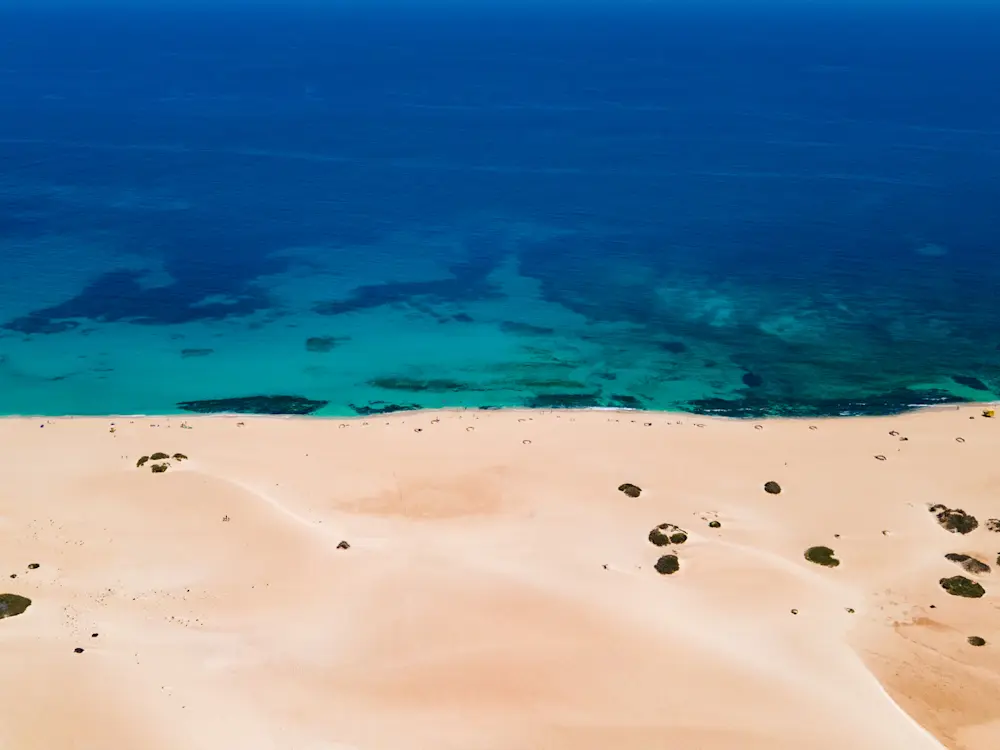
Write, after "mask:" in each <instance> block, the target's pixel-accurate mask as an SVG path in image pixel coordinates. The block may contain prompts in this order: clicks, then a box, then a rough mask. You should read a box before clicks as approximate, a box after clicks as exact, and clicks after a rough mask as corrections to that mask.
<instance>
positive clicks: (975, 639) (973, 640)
mask: <svg viewBox="0 0 1000 750" xmlns="http://www.w3.org/2000/svg"><path fill="white" fill-rule="evenodd" d="M966 640H967V641H968V642H969V645H970V646H985V645H986V639H985V638H980V637H979V636H978V635H970V636H969V637H968V638H967V639H966Z"/></svg>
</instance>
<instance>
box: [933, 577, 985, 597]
mask: <svg viewBox="0 0 1000 750" xmlns="http://www.w3.org/2000/svg"><path fill="white" fill-rule="evenodd" d="M938 583H940V584H941V588H943V589H944V590H945V591H947V592H948V593H949V594H951V595H952V596H964V597H965V598H967V599H978V598H980V597H981V596H983V595H984V594H985V593H986V589H984V588H983V587H982V586H980V585H979V584H978V583H976V582H975V581H972V580H970V579H968V578H966V577H965V576H952V577H951V578H942V579H941V580H940V581H938Z"/></svg>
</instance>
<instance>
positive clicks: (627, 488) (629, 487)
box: [618, 482, 642, 497]
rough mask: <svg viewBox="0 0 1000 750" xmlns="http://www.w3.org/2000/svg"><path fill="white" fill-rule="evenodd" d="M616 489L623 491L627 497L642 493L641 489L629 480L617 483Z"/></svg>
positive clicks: (637, 495)
mask: <svg viewBox="0 0 1000 750" xmlns="http://www.w3.org/2000/svg"><path fill="white" fill-rule="evenodd" d="M618 491H619V492H624V493H625V494H626V495H628V496H629V497H639V495H640V494H642V489H641V488H639V487H636V486H635V485H634V484H631V483H630V482H626V483H625V484H620V485H618Z"/></svg>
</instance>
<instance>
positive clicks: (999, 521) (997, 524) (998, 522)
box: [986, 518, 1000, 533]
mask: <svg viewBox="0 0 1000 750" xmlns="http://www.w3.org/2000/svg"><path fill="white" fill-rule="evenodd" d="M986 530H987V531H993V532H998V533H1000V518H991V519H989V520H988V521H986Z"/></svg>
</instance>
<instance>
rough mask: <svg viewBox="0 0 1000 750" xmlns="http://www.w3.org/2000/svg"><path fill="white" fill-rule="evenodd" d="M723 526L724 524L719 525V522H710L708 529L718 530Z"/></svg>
mask: <svg viewBox="0 0 1000 750" xmlns="http://www.w3.org/2000/svg"><path fill="white" fill-rule="evenodd" d="M721 526H722V524H721V523H719V522H718V521H709V522H708V528H710V529H718V528H720V527H721Z"/></svg>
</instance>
